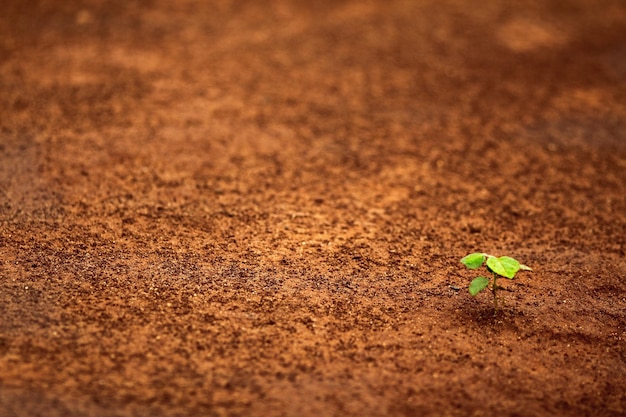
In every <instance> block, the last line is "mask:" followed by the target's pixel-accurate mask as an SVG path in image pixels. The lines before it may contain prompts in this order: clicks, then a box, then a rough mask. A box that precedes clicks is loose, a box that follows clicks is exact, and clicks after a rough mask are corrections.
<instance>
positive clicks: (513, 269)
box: [461, 253, 532, 316]
mask: <svg viewBox="0 0 626 417" xmlns="http://www.w3.org/2000/svg"><path fill="white" fill-rule="evenodd" d="M461 262H462V263H463V265H465V266H466V267H468V268H469V269H478V268H480V267H481V266H483V264H486V265H485V267H486V268H487V271H489V272H491V274H492V275H493V281H492V280H491V279H489V278H487V277H483V276H480V277H476V278H474V279H473V280H472V282H471V283H470V285H469V293H470V294H471V295H472V297H474V296H476V295H477V294H478V293H479V292H481V291H482V290H484V289H485V288H488V289H490V290H491V292H492V293H493V315H494V316H495V315H496V314H497V312H498V290H500V289H503V287H501V286H499V285H498V277H504V278H508V279H513V278H515V274H517V272H518V271H520V270H522V271H532V269H530V268H529V267H527V266H526V265H523V264H521V263H519V262H518V261H517V260H516V259H513V258H511V257H510V256H501V257H499V258H498V257H495V256H493V255H489V254H486V253H471V254H469V255H467V256H466V257H465V258H463V259H461ZM489 284H491V287H490V286H489Z"/></svg>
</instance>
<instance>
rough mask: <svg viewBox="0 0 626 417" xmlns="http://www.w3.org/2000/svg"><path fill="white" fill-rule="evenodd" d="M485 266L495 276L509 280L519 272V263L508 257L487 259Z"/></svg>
mask: <svg viewBox="0 0 626 417" xmlns="http://www.w3.org/2000/svg"><path fill="white" fill-rule="evenodd" d="M487 266H488V267H489V268H490V269H491V270H492V271H493V272H495V273H496V274H498V275H500V276H503V277H506V278H509V279H513V278H515V274H516V273H517V271H519V270H520V264H519V262H518V261H517V260H515V259H513V258H511V257H509V256H501V257H499V258H489V259H487Z"/></svg>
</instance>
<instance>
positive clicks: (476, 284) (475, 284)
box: [469, 277, 489, 297]
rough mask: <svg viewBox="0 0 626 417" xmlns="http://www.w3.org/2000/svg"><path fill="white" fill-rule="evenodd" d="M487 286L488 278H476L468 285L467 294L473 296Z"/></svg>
mask: <svg viewBox="0 0 626 417" xmlns="http://www.w3.org/2000/svg"><path fill="white" fill-rule="evenodd" d="M487 285H489V278H486V277H476V278H474V279H473V280H472V282H471V283H470V285H469V293H470V294H471V295H472V297H473V296H475V295H476V294H478V293H479V292H481V291H482V290H484V289H485V288H487Z"/></svg>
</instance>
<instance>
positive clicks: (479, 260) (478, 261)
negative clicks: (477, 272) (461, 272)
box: [461, 253, 485, 269]
mask: <svg viewBox="0 0 626 417" xmlns="http://www.w3.org/2000/svg"><path fill="white" fill-rule="evenodd" d="M461 262H463V265H465V266H466V267H468V268H469V269H476V268H480V266H481V265H482V264H483V262H485V254H484V253H471V254H469V255H467V256H466V257H465V258H463V259H461Z"/></svg>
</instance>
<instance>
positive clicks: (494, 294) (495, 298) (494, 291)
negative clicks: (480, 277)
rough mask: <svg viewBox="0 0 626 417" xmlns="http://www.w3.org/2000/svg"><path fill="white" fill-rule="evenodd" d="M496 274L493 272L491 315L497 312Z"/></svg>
mask: <svg viewBox="0 0 626 417" xmlns="http://www.w3.org/2000/svg"><path fill="white" fill-rule="evenodd" d="M497 291H498V274H496V273H495V272H494V273H493V315H494V316H495V315H497V314H498V293H497Z"/></svg>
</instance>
